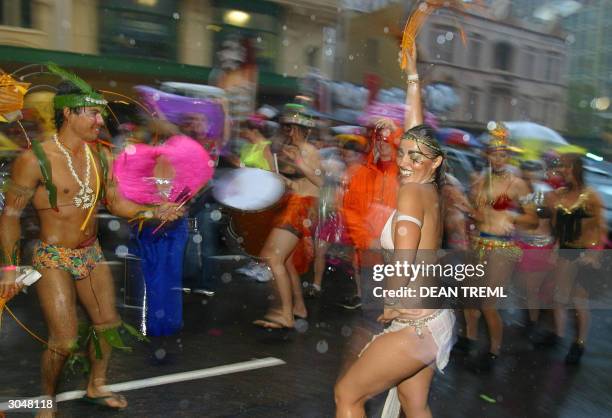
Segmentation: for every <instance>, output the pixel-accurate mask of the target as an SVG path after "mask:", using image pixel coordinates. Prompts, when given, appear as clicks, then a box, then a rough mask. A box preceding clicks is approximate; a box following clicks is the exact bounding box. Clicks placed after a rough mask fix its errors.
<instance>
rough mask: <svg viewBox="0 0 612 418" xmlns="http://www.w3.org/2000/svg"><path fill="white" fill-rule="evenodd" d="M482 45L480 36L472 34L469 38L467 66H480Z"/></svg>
mask: <svg viewBox="0 0 612 418" xmlns="http://www.w3.org/2000/svg"><path fill="white" fill-rule="evenodd" d="M482 45H483V38H482V36H480V35H472V38H471V39H470V42H469V47H468V51H469V63H468V65H469V66H471V67H473V68H479V67H480V56H481V53H482Z"/></svg>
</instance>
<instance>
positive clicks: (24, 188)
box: [0, 82, 182, 417]
mask: <svg viewBox="0 0 612 418" xmlns="http://www.w3.org/2000/svg"><path fill="white" fill-rule="evenodd" d="M83 84H85V85H86V83H85V82H82V84H80V87H77V86H76V85H74V84H72V83H71V82H62V83H61V84H60V85H59V86H58V92H57V94H56V96H55V98H54V108H55V123H56V127H57V129H58V134H57V135H54V137H53V138H52V139H51V140H47V141H45V142H43V143H38V142H36V143H34V144H33V146H32V148H31V149H29V150H27V151H25V152H23V153H22V154H21V155H20V156H19V157H18V158H17V159H16V160H15V162H14V164H13V167H12V172H11V179H10V185H9V187H8V190H7V193H6V205H5V207H4V210H3V212H2V216H1V217H0V231H2V234H0V244H1V250H2V260H3V266H4V267H3V268H2V276H1V278H0V296H1V297H5V298H10V297H12V296H14V295H15V294H16V293H17V292H19V290H20V287H19V286H18V285H16V284H15V276H16V272H15V266H16V265H17V264H18V263H19V259H18V252H19V239H20V236H21V226H20V222H19V219H20V216H21V213H22V212H23V210H24V209H25V207H26V206H27V205H28V203H29V202H30V201H32V204H33V206H34V209H36V211H37V214H38V217H39V220H40V242H38V243H37V245H36V248H35V250H34V255H33V259H32V262H33V265H34V267H35V268H36V269H37V270H38V271H39V272H40V273H41V274H42V277H41V279H40V280H39V281H38V282H37V284H36V290H37V293H38V298H39V301H40V305H41V308H42V312H43V315H44V319H45V322H46V324H47V328H48V331H49V336H48V342H49V344H48V346H47V347H46V349H45V351H44V352H43V355H42V362H41V363H42V364H41V373H42V389H43V394H44V395H46V396H49V397H53V396H55V394H56V388H57V383H58V379H59V376H60V372H61V371H62V368H63V366H64V363H65V362H66V360H67V358H68V357H69V356H70V355H71V353H73V352H74V349H75V348H76V347H75V344H76V340H77V325H78V322H77V307H76V300H77V298H78V300H79V301H80V302H81V304H82V305H83V307H84V308H85V310H86V312H87V314H88V316H89V318H90V320H91V322H92V324H93V329H94V330H95V332H96V333H97V335H98V339H99V347H96V346H95V344H93V338H92V341H91V342H90V346H89V356H90V360H91V374H90V376H89V382H88V385H87V391H86V396H85V397H84V400H87V401H88V402H91V403H96V404H99V405H103V406H106V407H109V408H115V409H120V408H125V407H126V406H127V401H126V399H125V398H124V397H123V396H121V395H119V394H114V393H111V392H108V391H107V390H105V389H104V385H106V370H107V368H108V362H109V359H110V355H111V350H112V347H111V345H110V344H109V343H108V342H107V341H106V338H104V337H105V335H107V334H108V333H109V332H113V330H116V328H117V327H119V326H121V325H122V321H121V319H120V317H119V314H118V313H117V310H116V308H115V289H114V285H113V279H112V276H111V272H110V269H109V267H108V265H107V264H105V263H103V262H101V261H103V254H102V250H101V249H100V245H99V243H98V241H97V230H98V225H97V220H96V216H95V214H96V212H97V202H99V201H101V200H103V201H104V202H105V203H106V206H107V208H108V209H109V210H110V211H111V212H112V213H113V214H115V215H118V216H121V217H125V218H132V217H135V216H138V215H139V214H142V215H143V216H150V217H154V218H158V219H162V220H169V221H171V220H175V219H177V218H178V217H179V216H181V215H182V213H181V211H180V210H175V209H176V206H174V205H173V204H164V205H161V206H158V207H146V206H142V205H137V204H135V203H132V202H130V201H127V200H124V199H122V198H121V197H120V195H119V193H118V191H117V187H116V184H115V183H114V181H113V179H112V177H111V176H110V174H109V173H112V167H111V157H110V153H109V152H108V151H107V150H105V149H99V148H97V147H96V146H95V141H96V139H97V138H98V134H99V132H100V129H101V127H102V126H103V124H104V121H103V119H102V111H103V108H104V105H106V101H105V100H104V98H103V97H102V95H101V94H99V93H98V92H96V91H94V90H92V89H91V88H89V89H87V90H84V89H83ZM96 348H99V349H100V351H101V353H100V352H98V353H96V351H97V350H96ZM96 354H98V355H96ZM100 354H101V355H100ZM39 416H40V417H42V416H53V413H52V412H50V411H45V412H42V413H40V414H39Z"/></svg>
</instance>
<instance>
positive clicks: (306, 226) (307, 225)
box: [302, 219, 312, 228]
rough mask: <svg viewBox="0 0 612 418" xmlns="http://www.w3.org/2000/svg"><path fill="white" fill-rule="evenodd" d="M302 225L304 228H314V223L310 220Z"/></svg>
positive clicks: (305, 220)
mask: <svg viewBox="0 0 612 418" xmlns="http://www.w3.org/2000/svg"><path fill="white" fill-rule="evenodd" d="M302 225H304V228H310V227H311V226H312V221H311V220H310V219H304V222H302Z"/></svg>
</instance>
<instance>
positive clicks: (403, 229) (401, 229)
mask: <svg viewBox="0 0 612 418" xmlns="http://www.w3.org/2000/svg"><path fill="white" fill-rule="evenodd" d="M397 233H398V234H400V236H402V237H403V236H406V234H408V230H407V229H406V227H404V226H400V227H399V228H397Z"/></svg>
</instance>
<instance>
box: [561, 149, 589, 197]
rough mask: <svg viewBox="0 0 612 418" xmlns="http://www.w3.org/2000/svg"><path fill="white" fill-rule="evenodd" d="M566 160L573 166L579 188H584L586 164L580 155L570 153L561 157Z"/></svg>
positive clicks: (573, 173)
mask: <svg viewBox="0 0 612 418" xmlns="http://www.w3.org/2000/svg"><path fill="white" fill-rule="evenodd" d="M561 158H563V159H564V160H566V161H567V162H569V163H570V164H571V165H572V175H573V176H574V179H575V180H576V183H577V184H578V187H579V188H581V189H582V188H583V187H584V164H583V162H582V156H581V155H580V154H575V153H568V154H563V155H562V156H561Z"/></svg>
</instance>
